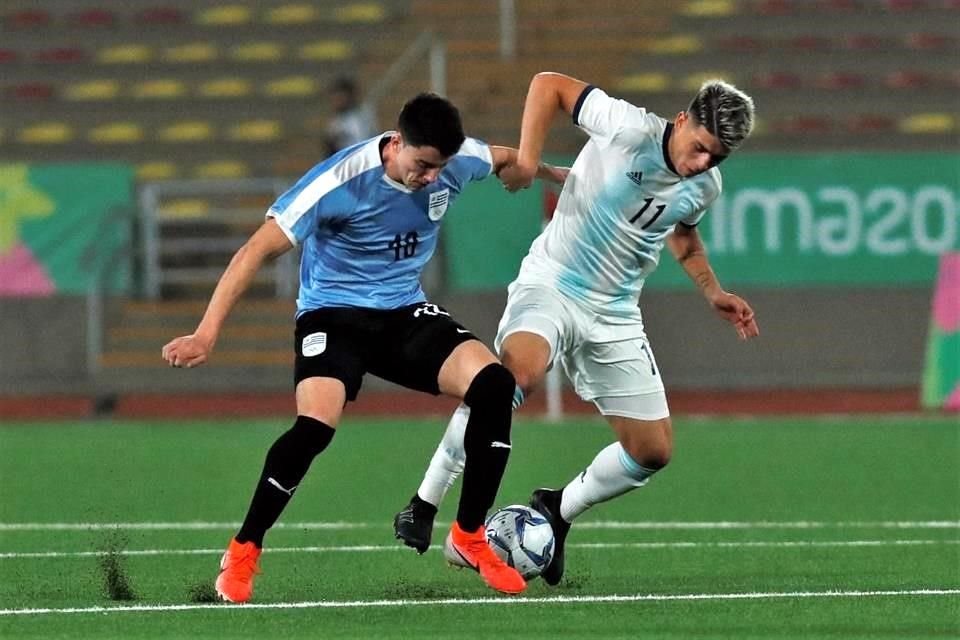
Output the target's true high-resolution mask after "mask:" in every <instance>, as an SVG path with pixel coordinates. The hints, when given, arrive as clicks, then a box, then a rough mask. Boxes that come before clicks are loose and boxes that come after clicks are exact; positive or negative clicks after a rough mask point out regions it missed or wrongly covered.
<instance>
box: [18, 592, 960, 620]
mask: <svg viewBox="0 0 960 640" xmlns="http://www.w3.org/2000/svg"><path fill="white" fill-rule="evenodd" d="M956 595H960V589H904V590H900V591H893V590H891V591H771V592H756V593H677V594H655V593H651V594H636V595H624V596H620V595H608V596H603V595H598V596H551V597H546V598H524V597H510V596H504V597H498V598H445V599H438V600H315V601H308V602H275V603H254V604H242V605H224V604H166V605H164V604H143V605H132V606H116V607H66V608H62V609H39V608H37V609H0V616H18V615H19V616H26V615H42V614H50V613H60V614H67V613H97V614H107V613H124V612H170V611H197V610H204V609H218V610H220V611H249V610H254V609H361V608H371V607H417V606H420V607H436V606H449V605H455V606H465V605H487V604H492V605H518V604H580V603H604V602H611V603H629V602H669V601H682V600H694V601H696V600H700V601H703V600H784V599H804V598H898V597H935V596H956Z"/></svg>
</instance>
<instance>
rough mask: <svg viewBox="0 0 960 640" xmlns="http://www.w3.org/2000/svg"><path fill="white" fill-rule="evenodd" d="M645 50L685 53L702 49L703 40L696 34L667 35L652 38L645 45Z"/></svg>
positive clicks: (662, 52)
mask: <svg viewBox="0 0 960 640" xmlns="http://www.w3.org/2000/svg"><path fill="white" fill-rule="evenodd" d="M646 49H647V51H649V52H650V53H658V54H669V55H677V54H686V53H697V52H698V51H702V50H703V42H701V41H700V39H699V38H697V37H696V36H668V37H666V38H652V39H651V40H650V41H649V42H648V43H647V45H646Z"/></svg>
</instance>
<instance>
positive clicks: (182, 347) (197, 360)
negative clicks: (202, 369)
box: [160, 334, 212, 369]
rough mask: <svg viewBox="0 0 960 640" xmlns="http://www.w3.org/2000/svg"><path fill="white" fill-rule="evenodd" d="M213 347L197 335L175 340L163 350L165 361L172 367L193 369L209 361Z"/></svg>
mask: <svg viewBox="0 0 960 640" xmlns="http://www.w3.org/2000/svg"><path fill="white" fill-rule="evenodd" d="M211 348H212V345H210V344H209V343H208V342H207V341H205V340H201V339H200V338H198V337H197V336H196V335H195V334H191V335H189V336H181V337H179V338H174V339H173V340H171V341H170V342H168V343H167V344H165V345H164V347H163V349H162V350H161V352H160V353H161V355H162V356H163V359H164V360H165V361H166V362H167V364H169V365H170V366H171V367H177V368H180V367H186V368H187V369H191V368H193V367H197V366H200V365H201V364H203V363H204V362H206V361H207V357H208V356H209V355H210V351H211Z"/></svg>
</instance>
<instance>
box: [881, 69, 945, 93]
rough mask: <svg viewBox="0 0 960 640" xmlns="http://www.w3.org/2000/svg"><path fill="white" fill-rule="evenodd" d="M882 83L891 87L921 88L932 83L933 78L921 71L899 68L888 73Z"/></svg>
mask: <svg viewBox="0 0 960 640" xmlns="http://www.w3.org/2000/svg"><path fill="white" fill-rule="evenodd" d="M883 84H884V85H886V86H887V87H889V88H891V89H923V88H926V87H929V86H931V85H932V84H933V78H931V77H930V74H928V73H925V72H923V71H912V70H906V69H900V70H898V71H891V72H890V73H888V74H887V75H886V77H884V79H883Z"/></svg>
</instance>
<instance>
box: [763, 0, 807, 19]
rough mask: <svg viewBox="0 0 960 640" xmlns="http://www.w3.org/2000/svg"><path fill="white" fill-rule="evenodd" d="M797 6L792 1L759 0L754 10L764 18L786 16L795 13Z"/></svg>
mask: <svg viewBox="0 0 960 640" xmlns="http://www.w3.org/2000/svg"><path fill="white" fill-rule="evenodd" d="M794 9H796V5H795V4H794V3H793V2H791V1H790V0H757V1H756V3H755V4H754V7H753V10H754V11H755V12H756V13H758V14H760V15H763V16H785V15H789V14H791V13H793V11H794Z"/></svg>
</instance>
